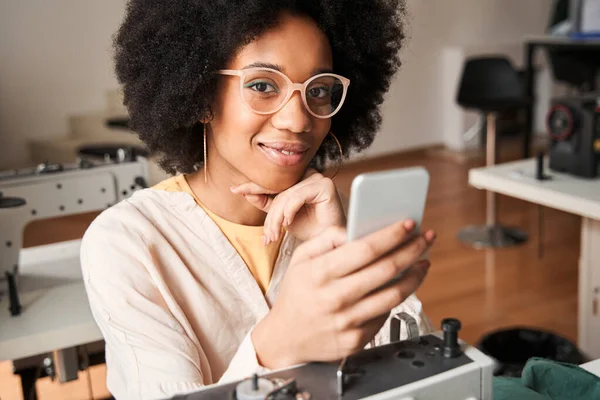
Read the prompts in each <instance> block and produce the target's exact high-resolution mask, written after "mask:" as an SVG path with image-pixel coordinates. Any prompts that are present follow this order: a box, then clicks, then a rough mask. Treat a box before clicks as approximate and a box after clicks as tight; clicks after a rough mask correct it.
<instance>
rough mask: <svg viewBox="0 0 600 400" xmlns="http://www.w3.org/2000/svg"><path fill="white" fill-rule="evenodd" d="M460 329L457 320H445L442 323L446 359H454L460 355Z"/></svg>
mask: <svg viewBox="0 0 600 400" xmlns="http://www.w3.org/2000/svg"><path fill="white" fill-rule="evenodd" d="M460 328H461V325H460V321H459V320H457V319H456V318H445V319H444V320H443V321H442V331H444V357H446V358H454V357H458V356H459V355H460V346H459V345H458V331H460Z"/></svg>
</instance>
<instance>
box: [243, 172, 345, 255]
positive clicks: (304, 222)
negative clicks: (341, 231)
mask: <svg viewBox="0 0 600 400" xmlns="http://www.w3.org/2000/svg"><path fill="white" fill-rule="evenodd" d="M231 191H232V192H233V193H236V194H240V195H243V196H244V198H245V199H246V200H247V201H248V202H249V203H250V204H252V205H254V206H255V207H256V208H258V209H260V210H262V211H264V212H266V213H267V218H266V219H265V227H264V228H265V239H264V240H265V244H268V243H270V242H275V241H277V240H278V239H279V235H281V232H282V227H285V228H287V230H288V231H289V232H290V233H291V234H292V235H294V236H295V237H297V238H298V239H300V240H303V241H306V240H309V239H311V238H313V237H315V236H317V235H318V234H320V233H321V232H323V231H324V230H325V229H327V228H329V227H332V226H344V225H345V224H346V218H345V216H344V211H343V209H342V203H341V201H340V197H339V195H338V192H337V190H336V187H335V185H334V183H333V181H332V180H331V179H329V178H327V177H325V176H323V175H322V174H320V173H318V172H317V171H315V170H314V169H309V170H308V171H307V173H306V174H305V175H304V177H303V179H302V180H301V181H300V182H299V183H297V184H296V185H294V186H292V187H291V188H289V189H287V190H285V191H283V192H281V193H279V194H275V193H274V192H272V191H269V190H266V189H264V188H262V187H260V186H258V185H257V184H255V183H252V182H249V183H244V184H242V185H239V186H236V187H233V188H231Z"/></svg>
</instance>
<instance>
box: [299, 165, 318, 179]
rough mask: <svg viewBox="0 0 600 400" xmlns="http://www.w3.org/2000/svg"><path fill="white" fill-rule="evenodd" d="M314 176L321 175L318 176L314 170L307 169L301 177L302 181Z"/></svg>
mask: <svg viewBox="0 0 600 400" xmlns="http://www.w3.org/2000/svg"><path fill="white" fill-rule="evenodd" d="M314 175H321V174H320V172H319V171H317V170H316V169H314V168H308V169H307V170H306V172H305V173H304V176H302V180H304V179H308V178H310V177H311V176H314Z"/></svg>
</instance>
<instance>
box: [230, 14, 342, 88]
mask: <svg viewBox="0 0 600 400" xmlns="http://www.w3.org/2000/svg"><path fill="white" fill-rule="evenodd" d="M279 21H280V22H279V23H278V24H277V25H276V26H275V27H274V28H273V29H271V30H269V31H267V32H265V33H264V34H262V35H261V36H259V37H258V38H257V39H256V40H254V41H253V42H251V43H249V44H248V45H246V46H244V47H243V48H241V49H240V51H239V52H238V53H237V54H236V56H235V57H234V59H233V60H232V62H231V64H230V66H229V68H232V69H241V68H244V67H246V66H248V65H250V64H255V63H269V64H275V65H278V66H280V67H281V69H282V72H284V73H285V74H286V75H288V76H289V77H290V79H292V80H294V81H303V80H305V79H308V78H309V77H311V76H312V75H314V74H315V73H317V72H318V71H320V70H330V69H331V68H332V65H333V60H332V55H331V46H330V44H329V40H328V39H327V36H325V34H324V33H323V31H321V29H319V27H318V26H317V25H316V23H315V22H314V21H313V20H312V19H310V18H309V17H305V16H294V15H290V14H283V15H282V16H281V18H280V20H279Z"/></svg>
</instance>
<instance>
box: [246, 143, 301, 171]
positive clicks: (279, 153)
mask: <svg viewBox="0 0 600 400" xmlns="http://www.w3.org/2000/svg"><path fill="white" fill-rule="evenodd" d="M258 147H259V148H260V149H261V150H262V153H263V154H264V155H265V156H266V157H267V159H268V160H269V161H271V162H273V163H275V164H277V165H279V166H281V167H292V166H296V165H298V164H300V163H301V162H302V161H303V159H304V157H305V155H306V153H307V151H308V148H307V147H306V146H305V145H302V144H295V143H259V144H258Z"/></svg>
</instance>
